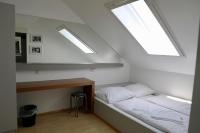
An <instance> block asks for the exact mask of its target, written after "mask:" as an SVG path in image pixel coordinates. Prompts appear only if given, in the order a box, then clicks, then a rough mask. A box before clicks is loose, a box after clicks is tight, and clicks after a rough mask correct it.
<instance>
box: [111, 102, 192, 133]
mask: <svg viewBox="0 0 200 133" xmlns="http://www.w3.org/2000/svg"><path fill="white" fill-rule="evenodd" d="M114 106H115V107H117V108H119V109H121V110H123V111H125V112H126V113H128V114H130V115H133V116H134V117H136V118H138V119H140V120H142V121H144V122H145V123H147V124H149V125H151V126H153V127H156V128H158V129H160V130H162V131H164V132H170V133H187V130H188V124H189V116H187V115H184V114H181V113H178V112H176V111H173V110H170V109H167V108H164V107H162V106H159V105H156V104H153V103H151V102H148V101H146V100H144V99H141V98H132V99H129V100H125V101H121V102H117V103H115V104H114Z"/></svg>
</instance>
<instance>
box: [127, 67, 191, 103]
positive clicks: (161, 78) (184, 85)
mask: <svg viewBox="0 0 200 133" xmlns="http://www.w3.org/2000/svg"><path fill="white" fill-rule="evenodd" d="M131 68H132V69H131V81H132V82H140V83H144V84H147V85H149V86H150V87H152V88H153V89H155V90H158V91H160V92H162V93H166V94H169V95H173V96H177V97H181V98H185V99H190V100H191V98H192V90H193V81H194V76H193V75H187V74H180V73H173V72H165V71H158V70H152V69H145V68H138V67H133V66H132V67H131Z"/></svg>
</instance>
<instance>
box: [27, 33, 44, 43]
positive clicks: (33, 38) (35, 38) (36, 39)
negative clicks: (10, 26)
mask: <svg viewBox="0 0 200 133" xmlns="http://www.w3.org/2000/svg"><path fill="white" fill-rule="evenodd" d="M30 43H39V44H42V43H43V36H42V35H39V34H30Z"/></svg>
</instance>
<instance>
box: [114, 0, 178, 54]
mask: <svg viewBox="0 0 200 133" xmlns="http://www.w3.org/2000/svg"><path fill="white" fill-rule="evenodd" d="M111 11H112V13H113V14H114V15H115V16H116V17H117V18H118V19H119V20H120V22H121V23H122V24H123V25H124V26H125V27H126V28H127V29H128V31H129V32H130V33H131V35H132V36H133V37H135V39H136V40H137V41H138V42H139V44H140V45H141V46H142V47H143V48H144V49H145V51H146V52H147V53H148V54H152V55H168V56H180V54H179V52H178V51H177V49H176V48H175V46H174V45H173V43H172V42H171V40H170V39H169V37H168V35H167V34H166V33H165V31H164V30H163V28H162V27H161V25H160V24H159V22H158V20H157V19H156V17H155V16H154V15H153V13H152V11H151V10H150V8H149V7H148V6H147V4H146V3H145V1H144V0H137V1H134V2H132V3H129V4H126V5H123V6H120V7H117V8H114V9H112V10H111Z"/></svg>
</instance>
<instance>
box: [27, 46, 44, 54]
mask: <svg viewBox="0 0 200 133" xmlns="http://www.w3.org/2000/svg"><path fill="white" fill-rule="evenodd" d="M29 51H30V54H32V55H41V54H42V46H35V45H30V46H29Z"/></svg>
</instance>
